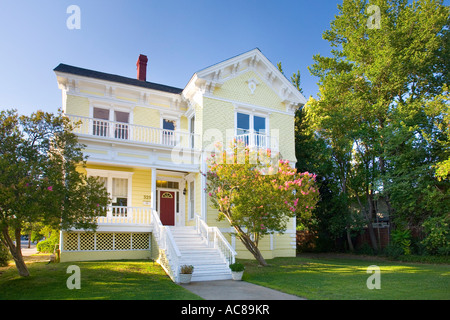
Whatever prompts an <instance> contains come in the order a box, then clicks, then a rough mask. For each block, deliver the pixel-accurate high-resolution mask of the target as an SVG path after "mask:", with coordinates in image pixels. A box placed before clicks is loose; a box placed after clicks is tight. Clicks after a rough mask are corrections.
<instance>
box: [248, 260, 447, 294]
mask: <svg viewBox="0 0 450 320" xmlns="http://www.w3.org/2000/svg"><path fill="white" fill-rule="evenodd" d="M268 263H269V264H270V265H269V266H268V267H265V268H261V267H258V266H257V265H256V263H254V262H252V261H245V262H244V264H245V266H246V272H245V274H244V278H243V280H245V281H248V282H251V283H255V284H258V285H262V286H266V287H269V288H272V289H276V290H280V291H283V292H286V293H290V294H295V295H298V296H301V297H304V298H307V299H311V300H315V299H318V300H326V299H333V300H359V299H366V300H429V299H430V300H449V299H450V265H448V264H437V265H433V264H421V263H403V262H396V261H387V260H385V259H380V258H376V257H375V258H374V257H367V258H362V257H359V256H350V255H335V256H331V255H310V256H299V257H296V258H276V259H273V260H270V261H269V262H268ZM371 265H376V266H378V267H380V281H381V289H372V290H370V289H368V288H367V284H366V282H367V279H368V278H369V277H370V276H371V275H372V273H367V268H368V267H369V266H371Z"/></svg>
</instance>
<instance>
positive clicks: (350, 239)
mask: <svg viewBox="0 0 450 320" xmlns="http://www.w3.org/2000/svg"><path fill="white" fill-rule="evenodd" d="M346 231H347V242H348V247H349V249H350V251H351V252H353V251H355V248H354V247H353V243H352V237H351V235H350V230H349V229H348V228H347V230H346Z"/></svg>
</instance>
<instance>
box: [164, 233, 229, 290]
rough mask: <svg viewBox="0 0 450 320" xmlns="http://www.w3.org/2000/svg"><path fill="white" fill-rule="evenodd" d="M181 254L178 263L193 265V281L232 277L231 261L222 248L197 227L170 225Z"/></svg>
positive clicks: (180, 264)
mask: <svg viewBox="0 0 450 320" xmlns="http://www.w3.org/2000/svg"><path fill="white" fill-rule="evenodd" d="M169 228H170V231H171V233H172V236H173V239H174V241H175V244H176V246H177V247H178V250H179V252H180V254H181V257H180V258H179V259H178V265H179V266H182V265H193V266H194V273H193V274H192V280H191V281H210V280H227V279H231V271H230V268H229V267H228V264H229V262H228V261H227V259H226V258H225V257H224V256H223V254H222V252H221V250H220V249H219V248H217V247H215V246H214V245H213V244H211V242H210V241H208V240H207V239H206V238H205V237H203V236H202V235H201V234H200V233H199V231H198V230H197V228H196V227H169Z"/></svg>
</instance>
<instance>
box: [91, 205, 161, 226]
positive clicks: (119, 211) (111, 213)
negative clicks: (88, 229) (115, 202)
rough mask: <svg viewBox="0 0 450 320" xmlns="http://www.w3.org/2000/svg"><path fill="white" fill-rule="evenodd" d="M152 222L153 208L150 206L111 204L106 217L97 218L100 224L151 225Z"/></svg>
mask: <svg viewBox="0 0 450 320" xmlns="http://www.w3.org/2000/svg"><path fill="white" fill-rule="evenodd" d="M151 222H152V209H151V208H148V207H121V206H109V207H108V208H107V210H106V217H98V218H97V223H98V224H100V225H111V224H113V225H117V224H133V225H150V224H151Z"/></svg>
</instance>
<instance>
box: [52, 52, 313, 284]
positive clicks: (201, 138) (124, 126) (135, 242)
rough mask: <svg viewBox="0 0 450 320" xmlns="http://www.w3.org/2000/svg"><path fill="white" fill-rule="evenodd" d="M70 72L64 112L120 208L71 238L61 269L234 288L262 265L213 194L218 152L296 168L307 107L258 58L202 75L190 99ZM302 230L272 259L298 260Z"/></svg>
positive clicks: (141, 83)
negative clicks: (130, 263) (240, 146)
mask: <svg viewBox="0 0 450 320" xmlns="http://www.w3.org/2000/svg"><path fill="white" fill-rule="evenodd" d="M146 68H147V57H146V56H144V55H140V56H139V59H138V62H137V79H132V78H127V77H122V76H118V75H113V74H108V73H103V72H98V71H93V70H87V69H82V68H79V67H74V66H69V65H65V64H60V65H58V66H57V67H56V68H55V69H54V72H55V73H56V76H57V81H58V85H59V88H60V89H61V90H62V97H63V98H62V99H63V111H64V113H65V114H66V115H67V116H68V117H69V118H70V119H71V120H72V121H73V122H81V125H80V126H79V127H78V128H77V129H75V133H76V134H77V135H78V138H79V141H80V142H81V143H83V144H84V145H86V148H85V150H84V153H85V154H86V155H88V156H89V158H88V161H87V166H86V168H85V169H84V168H81V169H80V170H84V171H85V172H86V174H87V175H89V176H96V177H99V178H100V179H101V180H102V181H103V182H104V183H105V186H106V188H107V190H108V191H109V194H110V196H111V198H112V206H111V207H110V208H109V209H108V214H107V216H106V217H99V218H98V229H97V231H96V232H95V233H92V232H91V233H90V232H85V231H83V230H71V231H69V232H66V231H64V232H61V243H60V249H61V261H82V260H106V259H146V258H151V259H157V260H158V262H160V263H161V265H162V266H163V267H164V268H165V270H166V272H167V273H168V274H169V275H170V276H171V278H172V279H173V280H174V281H178V268H179V266H180V265H182V264H193V265H194V266H195V269H194V275H193V280H210V279H227V278H229V277H230V273H229V269H228V268H227V267H228V264H229V263H230V262H232V261H234V257H235V255H236V253H237V256H238V257H239V258H252V256H251V254H250V253H249V252H248V251H247V250H246V249H245V247H244V246H243V245H242V244H241V243H240V241H239V240H238V239H236V238H235V235H234V233H233V230H232V229H231V228H230V226H229V225H228V224H227V223H226V222H218V221H217V211H216V210H214V209H212V208H211V206H210V200H209V199H208V195H207V194H206V193H205V191H204V188H205V185H206V178H205V176H204V175H203V174H202V172H203V173H204V172H206V162H205V159H206V156H207V155H206V154H207V153H206V152H205V151H207V150H211V148H213V146H214V143H215V142H217V141H220V142H222V143H224V144H225V143H227V141H229V140H231V139H233V138H235V137H238V138H240V139H242V140H244V141H245V142H247V143H248V144H249V145H252V146H255V147H257V148H260V147H261V148H272V149H278V150H279V152H280V153H281V155H282V157H283V158H284V159H288V160H289V161H290V163H291V164H292V165H295V163H296V158H295V150H294V148H295V147H294V112H295V110H296V109H298V108H299V107H301V106H302V105H304V104H305V103H306V100H305V98H304V97H303V96H302V95H301V94H300V92H298V90H297V89H296V88H295V87H294V86H293V85H292V84H291V83H290V82H289V80H287V79H286V77H285V76H284V75H283V74H281V73H280V72H279V71H278V69H277V68H276V67H275V66H274V65H273V64H272V63H271V62H270V61H269V60H268V59H267V58H266V57H265V56H264V55H263V54H262V53H261V51H260V50H259V49H254V50H251V51H249V52H246V53H243V54H241V55H238V56H236V57H233V58H230V59H228V60H225V61H223V62H220V63H217V64H215V65H213V66H210V67H208V68H206V69H203V70H201V71H198V72H196V73H195V74H194V75H193V76H192V78H191V79H190V81H189V82H188V84H187V85H186V87H185V88H184V89H179V88H174V87H170V86H166V85H161V84H157V83H152V82H148V81H146V71H147V70H146ZM295 245H296V241H295V219H292V223H291V224H290V226H289V227H288V230H287V231H286V233H284V234H275V235H270V236H266V237H265V238H264V239H263V240H262V241H261V242H260V248H261V251H262V253H263V255H264V257H265V258H268V259H270V258H273V257H280V256H294V255H295V251H296V247H295Z"/></svg>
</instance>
